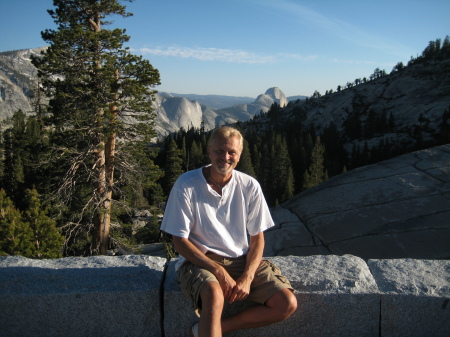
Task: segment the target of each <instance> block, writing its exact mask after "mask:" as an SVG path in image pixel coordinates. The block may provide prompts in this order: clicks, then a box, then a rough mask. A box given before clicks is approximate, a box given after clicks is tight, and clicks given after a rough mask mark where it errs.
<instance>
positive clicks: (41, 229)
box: [23, 189, 64, 259]
mask: <svg viewBox="0 0 450 337" xmlns="http://www.w3.org/2000/svg"><path fill="white" fill-rule="evenodd" d="M26 194H27V199H28V207H27V209H26V210H25V211H24V214H23V221H24V223H25V226H28V227H29V228H31V230H32V231H33V239H32V241H31V242H30V246H31V247H33V248H32V256H30V257H34V258H41V259H43V258H45V259H48V258H57V257H60V256H61V250H62V246H63V242H64V237H63V236H62V235H61V234H60V233H59V232H58V230H57V228H56V222H55V221H54V220H52V219H51V218H50V217H48V216H47V214H46V210H45V209H42V208H41V201H40V200H39V195H38V192H37V191H36V190H35V189H33V190H27V191H26Z"/></svg>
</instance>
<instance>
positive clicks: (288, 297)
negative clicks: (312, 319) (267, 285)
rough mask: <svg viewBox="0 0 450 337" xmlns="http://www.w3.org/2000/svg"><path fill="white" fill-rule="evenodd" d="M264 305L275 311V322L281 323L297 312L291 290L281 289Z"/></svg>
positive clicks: (295, 299) (295, 300)
mask: <svg viewBox="0 0 450 337" xmlns="http://www.w3.org/2000/svg"><path fill="white" fill-rule="evenodd" d="M266 305H267V306H268V307H270V308H272V309H273V310H274V311H275V313H276V315H277V320H279V321H282V320H285V319H286V318H288V317H289V316H291V315H292V314H293V313H294V312H295V310H297V298H296V297H295V295H294V293H293V292H292V291H291V290H289V289H282V290H280V291H279V292H277V293H276V294H275V295H273V296H272V297H271V298H269V300H268V301H267V302H266Z"/></svg>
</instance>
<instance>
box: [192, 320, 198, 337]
mask: <svg viewBox="0 0 450 337" xmlns="http://www.w3.org/2000/svg"><path fill="white" fill-rule="evenodd" d="M191 336H192V337H198V323H195V324H194V325H193V326H192V328H191Z"/></svg>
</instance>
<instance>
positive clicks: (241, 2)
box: [0, 0, 450, 97]
mask: <svg viewBox="0 0 450 337" xmlns="http://www.w3.org/2000/svg"><path fill="white" fill-rule="evenodd" d="M124 4H125V5H126V6H127V9H128V11H130V12H132V13H134V16H132V17H129V18H125V19H123V18H120V17H116V18H114V20H115V23H114V25H115V26H117V27H120V28H126V29H127V34H128V35H130V36H131V39H130V42H129V43H128V46H129V47H130V48H132V50H133V53H135V54H140V55H142V56H143V57H144V58H146V59H149V60H150V62H151V63H152V64H153V66H154V67H156V68H157V69H158V70H159V71H160V74H161V82H162V85H161V86H158V87H157V88H156V89H157V90H159V91H168V92H175V93H182V94H217V95H230V96H250V97H257V96H258V95H259V94H261V93H264V92H265V91H266V90H267V89H268V88H270V87H278V88H280V89H281V90H282V91H283V92H284V93H285V94H286V95H287V96H294V95H306V96H310V95H312V94H313V93H314V91H315V90H318V91H319V92H320V93H322V94H324V93H325V91H326V90H329V89H333V90H336V87H337V86H338V85H345V84H346V83H347V82H352V81H354V80H355V79H356V78H362V77H369V76H370V75H371V74H372V73H373V71H374V69H375V68H377V67H378V68H380V69H385V70H386V71H387V72H390V71H391V70H392V67H393V66H394V65H395V64H396V63H398V62H400V61H401V62H403V63H405V64H406V63H407V62H408V61H409V60H410V58H411V56H416V55H418V54H420V53H421V52H422V51H423V49H424V48H425V47H426V46H427V44H428V42H429V41H430V40H435V39H437V38H441V39H444V38H445V36H446V35H450V19H449V18H450V1H448V0H427V1H424V0H423V1H418V0H408V1H400V0H389V1H387V0H376V1H375V0H347V1H346V0H342V1H335V0H315V1H303V0H158V1H156V0H135V1H134V2H132V3H128V2H124ZM51 8H53V1H52V0H0V9H1V11H2V19H1V20H0V32H1V34H0V51H9V50H17V49H28V48H36V47H40V46H43V45H45V43H44V41H43V40H42V39H41V36H40V32H41V31H42V30H44V29H47V28H55V25H54V23H53V20H52V19H51V17H50V15H48V13H47V11H46V10H47V9H51Z"/></svg>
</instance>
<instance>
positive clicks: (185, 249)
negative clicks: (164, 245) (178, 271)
mask: <svg viewBox="0 0 450 337" xmlns="http://www.w3.org/2000/svg"><path fill="white" fill-rule="evenodd" d="M173 244H174V246H175V250H176V251H177V252H178V253H179V254H180V255H182V256H183V257H184V258H185V259H186V260H188V261H189V262H191V263H193V264H195V265H197V266H199V267H201V268H204V269H206V270H208V271H210V272H211V273H213V274H214V275H215V276H216V278H217V280H218V281H219V284H220V287H221V288H222V291H223V296H224V298H225V300H230V296H231V294H232V292H233V288H234V286H235V285H236V282H235V281H234V280H233V278H232V277H231V276H230V275H229V274H228V272H227V271H226V270H225V269H224V268H223V267H222V266H220V265H219V264H217V263H215V262H214V261H213V260H211V259H209V258H208V257H207V256H206V255H205V254H203V253H202V252H201V251H200V250H199V249H198V248H197V247H196V246H195V245H194V244H193V243H192V242H191V241H189V239H186V238H182V237H179V236H175V235H174V236H173Z"/></svg>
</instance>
